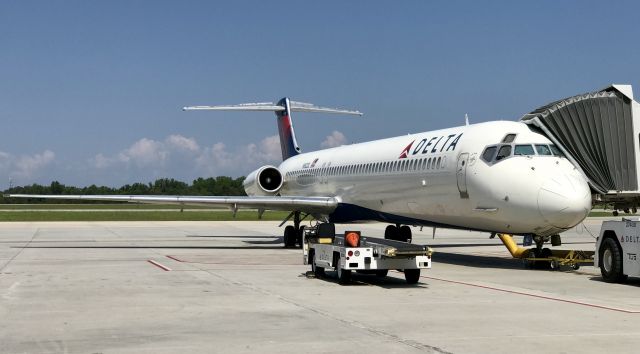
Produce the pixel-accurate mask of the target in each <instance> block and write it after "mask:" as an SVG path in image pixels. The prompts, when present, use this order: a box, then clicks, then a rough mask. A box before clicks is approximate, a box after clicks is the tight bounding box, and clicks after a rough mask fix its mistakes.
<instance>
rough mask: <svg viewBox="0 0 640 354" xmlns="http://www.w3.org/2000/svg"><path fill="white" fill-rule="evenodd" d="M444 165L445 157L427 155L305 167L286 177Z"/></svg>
mask: <svg viewBox="0 0 640 354" xmlns="http://www.w3.org/2000/svg"><path fill="white" fill-rule="evenodd" d="M445 165H446V157H443V156H441V157H429V158H426V157H425V158H422V159H411V160H402V161H387V162H375V163H364V164H356V165H343V166H329V167H319V168H306V169H302V170H296V171H290V172H287V177H296V176H300V175H307V174H311V175H316V176H348V175H361V174H375V173H391V172H406V171H423V170H440V169H444V168H445Z"/></svg>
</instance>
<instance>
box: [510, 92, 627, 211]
mask: <svg viewBox="0 0 640 354" xmlns="http://www.w3.org/2000/svg"><path fill="white" fill-rule="evenodd" d="M520 120H521V121H523V122H524V123H527V124H529V125H530V126H531V127H532V129H535V130H540V131H541V132H542V133H544V134H545V135H547V136H548V137H549V139H550V140H551V141H553V142H554V143H555V144H556V145H557V146H558V147H559V148H560V149H561V150H562V151H563V152H564V154H565V155H566V156H567V158H568V159H569V160H571V162H573V164H574V165H575V166H577V167H579V168H580V169H581V170H582V172H583V173H584V174H585V176H586V177H587V178H588V181H589V185H590V186H591V189H592V190H593V192H594V194H595V199H596V201H603V202H606V203H612V204H614V208H615V209H634V210H635V208H636V206H637V205H640V190H639V183H638V176H640V171H639V170H638V168H640V160H639V159H640V104H639V103H638V102H636V101H634V99H633V90H632V87H631V85H611V86H609V87H606V88H604V89H602V90H600V91H596V92H590V93H585V94H582V95H577V96H573V97H569V98H565V99H562V100H558V101H555V102H552V103H549V104H547V105H545V106H543V107H540V108H538V109H536V110H534V111H533V112H531V113H529V114H526V115H524V116H523V117H522V118H521V119H520Z"/></svg>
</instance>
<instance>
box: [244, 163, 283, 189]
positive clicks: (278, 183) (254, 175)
mask: <svg viewBox="0 0 640 354" xmlns="http://www.w3.org/2000/svg"><path fill="white" fill-rule="evenodd" d="M282 182H283V178H282V173H280V171H279V170H278V169H277V168H276V167H273V166H262V167H260V168H259V169H257V170H255V171H253V172H251V173H250V174H249V175H248V176H247V178H245V180H244V182H243V183H242V186H243V187H244V191H245V192H246V193H247V195H248V196H270V195H275V194H276V193H278V191H279V190H280V188H282Z"/></svg>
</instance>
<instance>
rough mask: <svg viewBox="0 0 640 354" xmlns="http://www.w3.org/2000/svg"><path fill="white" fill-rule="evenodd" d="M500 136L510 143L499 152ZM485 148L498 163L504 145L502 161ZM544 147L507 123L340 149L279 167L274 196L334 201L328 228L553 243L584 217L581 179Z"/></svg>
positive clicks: (586, 199)
mask: <svg viewBox="0 0 640 354" xmlns="http://www.w3.org/2000/svg"><path fill="white" fill-rule="evenodd" d="M508 134H515V138H514V140H513V141H512V142H507V143H504V144H503V143H502V142H503V139H504V138H505V136H506V135H508ZM536 144H538V147H536ZM493 145H495V146H496V153H497V152H498V150H500V148H501V147H503V146H507V145H510V146H511V154H510V156H508V157H505V158H502V159H499V160H496V156H495V155H496V153H494V154H493V155H494V157H493V158H485V159H483V158H482V154H483V152H484V151H485V148H487V147H488V146H493ZM518 145H519V146H518ZM526 145H529V146H530V148H527V147H526ZM551 145H552V143H551V142H550V141H549V139H547V138H546V137H545V136H543V135H541V134H538V133H536V132H534V131H532V130H531V129H529V127H528V126H527V125H526V124H524V123H520V122H507V121H494V122H487V123H480V124H472V125H467V126H461V127H456V128H450V129H443V130H436V131H432V132H424V133H419V134H411V135H406V136H400V137H395V138H389V139H383V140H376V141H371V142H365V143H359V144H353V145H344V146H340V147H336V148H331V149H326V150H320V151H315V152H309V153H304V154H300V155H296V156H293V157H291V158H289V159H287V160H285V161H283V162H282V164H280V166H279V169H280V171H281V172H282V174H283V176H284V184H283V187H282V189H281V191H280V194H281V195H283V196H287V195H297V196H317V195H322V196H333V197H335V198H336V199H337V200H338V201H339V203H340V206H339V207H338V209H337V210H336V212H335V213H334V214H333V215H331V216H330V217H331V218H332V219H334V220H335V221H336V222H353V221H366V220H377V221H383V222H385V221H386V222H390V223H403V224H414V225H433V226H442V227H454V228H463V229H472V230H484V231H490V232H502V233H510V234H536V235H551V234H554V233H558V232H561V231H563V230H566V229H567V228H570V227H573V226H575V225H576V224H578V223H579V222H581V221H582V220H583V219H584V218H585V217H586V215H587V214H588V212H589V210H590V209H591V193H590V189H589V186H588V185H587V180H586V178H585V177H584V176H583V174H582V173H581V172H580V170H578V169H576V168H575V167H574V166H573V165H572V164H571V163H570V162H569V161H568V160H567V159H566V158H563V157H560V156H557V154H556V155H551V154H546V155H545V153H546V152H545V151H544V146H547V147H550V146H551ZM517 146H518V147H517ZM516 149H518V150H519V152H520V153H522V152H525V153H526V154H525V155H514V153H513V152H514V151H515V150H516ZM530 149H533V150H534V151H533V152H532V151H530ZM537 149H541V151H537ZM504 150H507V148H505V149H504ZM486 155H487V156H488V155H490V154H489V153H487V154H486ZM485 160H488V161H485Z"/></svg>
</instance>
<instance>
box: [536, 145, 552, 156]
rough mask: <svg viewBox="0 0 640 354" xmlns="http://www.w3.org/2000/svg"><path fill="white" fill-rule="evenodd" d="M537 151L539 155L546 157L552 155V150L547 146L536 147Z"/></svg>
mask: <svg viewBox="0 0 640 354" xmlns="http://www.w3.org/2000/svg"><path fill="white" fill-rule="evenodd" d="M536 151H537V152H538V155H545V156H549V155H551V150H550V149H549V146H547V145H536Z"/></svg>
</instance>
